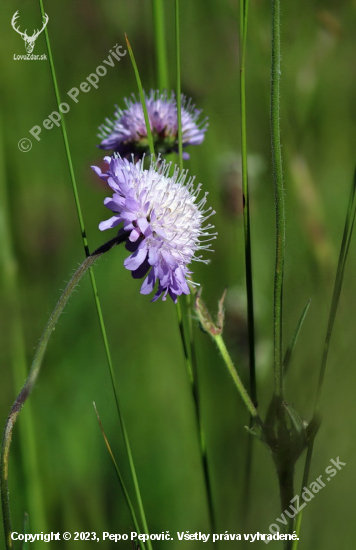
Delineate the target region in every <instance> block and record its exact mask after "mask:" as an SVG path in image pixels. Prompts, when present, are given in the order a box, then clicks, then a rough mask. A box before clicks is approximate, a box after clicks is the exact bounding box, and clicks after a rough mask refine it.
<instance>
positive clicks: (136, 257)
mask: <svg viewBox="0 0 356 550" xmlns="http://www.w3.org/2000/svg"><path fill="white" fill-rule="evenodd" d="M146 256H147V250H146V249H144V248H139V249H138V250H136V252H134V253H133V254H132V255H131V256H129V257H128V258H126V260H125V261H124V266H125V267H126V269H129V270H130V271H134V270H135V269H137V268H138V267H140V265H141V264H142V263H143V262H144V261H145V259H146Z"/></svg>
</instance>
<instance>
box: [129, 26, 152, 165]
mask: <svg viewBox="0 0 356 550" xmlns="http://www.w3.org/2000/svg"><path fill="white" fill-rule="evenodd" d="M125 40H126V44H127V47H128V50H129V54H130V59H131V63H132V66H133V70H134V72H135V77H136V82H137V87H138V91H139V94H140V100H141V105H142V109H143V116H144V117H145V124H146V131H147V140H148V145H149V148H150V154H151V156H152V157H154V154H155V149H154V145H153V138H152V132H151V126H150V121H149V118H148V112H147V106H146V99H145V94H144V91H143V88H142V82H141V78H140V73H139V72H138V68H137V64H136V61H135V56H134V54H133V51H132V48H131V44H130V42H129V39H128V37H127V34H125Z"/></svg>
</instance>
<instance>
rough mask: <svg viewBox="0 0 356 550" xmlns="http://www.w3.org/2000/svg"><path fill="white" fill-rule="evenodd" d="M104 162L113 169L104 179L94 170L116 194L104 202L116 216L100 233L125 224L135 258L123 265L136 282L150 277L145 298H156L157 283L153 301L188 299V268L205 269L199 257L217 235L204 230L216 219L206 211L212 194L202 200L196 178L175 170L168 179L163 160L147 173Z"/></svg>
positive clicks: (110, 159)
mask: <svg viewBox="0 0 356 550" xmlns="http://www.w3.org/2000/svg"><path fill="white" fill-rule="evenodd" d="M104 160H105V162H106V163H107V164H108V165H109V169H108V171H107V172H106V173H102V172H101V170H100V168H98V167H96V166H93V167H92V168H93V170H95V172H96V173H97V174H98V175H99V176H100V177H101V178H102V179H104V180H105V181H107V183H108V185H109V186H110V187H111V189H112V190H113V191H114V194H113V196H112V198H106V199H105V200H104V204H105V206H106V207H107V208H109V209H110V210H112V211H113V214H114V215H113V216H112V217H111V218H110V219H108V220H106V221H104V222H101V223H100V225H99V228H100V229H101V231H104V230H105V229H111V228H112V227H116V226H117V225H119V224H121V223H123V229H122V230H123V231H127V232H128V233H129V237H128V241H127V245H126V248H127V249H128V250H129V251H130V252H131V255H130V256H129V257H128V258H126V260H125V261H124V265H125V267H126V269H129V270H130V271H131V272H132V276H133V277H134V278H142V277H144V276H146V278H145V280H144V282H143V284H142V287H141V294H149V293H150V292H152V291H153V288H154V286H155V284H156V281H158V289H157V292H156V294H155V296H154V298H153V301H156V300H157V299H158V298H159V297H160V296H161V295H162V294H163V296H162V299H163V300H165V299H166V296H167V293H168V294H169V295H170V296H171V298H172V300H173V301H174V302H176V301H177V296H180V295H181V294H189V286H188V284H187V278H189V276H190V274H191V271H189V269H188V265H189V264H190V262H191V261H192V260H198V261H202V262H204V263H207V261H206V260H203V259H202V258H201V256H197V255H196V253H197V251H198V250H206V249H209V248H210V244H206V243H207V242H208V241H210V240H212V239H214V238H215V235H216V234H215V233H211V232H210V230H211V229H213V227H214V226H212V225H210V224H208V225H204V223H205V221H206V220H207V219H208V218H209V217H210V216H211V215H212V214H214V212H213V211H212V209H211V208H208V209H204V207H205V204H206V196H207V194H208V193H205V194H204V196H203V197H201V198H200V200H198V195H199V193H200V190H201V184H199V185H198V186H197V187H196V188H194V178H192V177H190V178H189V179H188V181H186V180H187V173H188V172H187V170H183V171H182V172H180V171H179V169H178V168H177V167H175V168H174V173H173V175H172V176H169V172H170V168H171V163H166V162H165V161H163V162H162V161H161V160H160V158H158V160H157V162H153V161H151V165H150V167H149V169H148V170H145V169H144V167H143V162H144V161H143V159H142V160H139V161H138V162H137V163H134V162H129V161H128V160H127V159H122V158H121V157H118V156H117V155H115V156H114V157H105V159H104ZM203 225H204V227H203ZM191 284H193V283H191Z"/></svg>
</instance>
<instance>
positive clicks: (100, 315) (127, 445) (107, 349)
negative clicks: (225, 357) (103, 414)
mask: <svg viewBox="0 0 356 550" xmlns="http://www.w3.org/2000/svg"><path fill="white" fill-rule="evenodd" d="M39 5H40V10H41V15H42V17H44V9H43V0H39ZM44 32H45V39H46V44H47V50H48V59H49V62H50V68H51V75H52V81H53V86H54V92H55V96H56V101H57V105H58V109H59V105H60V103H61V101H60V95H59V89H58V84H57V78H56V73H55V68H54V63H53V57H52V50H51V45H50V41H49V34H48V30H47V27H45V29H44ZM59 110H60V109H59ZM146 115H147V112H146ZM61 129H62V135H63V141H64V147H65V151H66V156H67V161H68V167H69V172H70V177H71V181H72V187H73V192H74V198H75V204H76V208H77V214H78V219H79V224H80V229H81V234H82V240H83V246H84V249H85V253H86V255H87V257H88V255H89V246H88V240H87V236H86V231H85V226H84V219H83V215H82V211H81V206H80V201H79V194H78V190H77V185H76V180H75V175H74V169H73V163H72V158H71V154H70V149H69V143H68V137H67V131H66V125H65V121H64V118H63V117H61ZM151 139H152V137H151ZM89 274H90V280H91V284H92V288H93V293H94V299H95V305H96V309H97V313H98V318H99V324H100V330H101V334H102V338H103V342H104V348H105V353H106V357H107V362H108V366H109V371H110V378H111V383H112V387H113V391H114V396H115V402H116V407H117V412H118V416H119V421H120V424H121V428H122V432H123V437H124V443H125V448H126V453H127V456H128V460H129V466H130V472H131V476H132V479H133V483H134V488H135V492H136V498H137V502H138V505H139V509H140V514H141V519H142V522H143V526H144V529H145V531H146V533H147V534H148V529H147V522H146V516H145V512H144V507H143V503H142V498H141V492H140V489H139V485H138V480H137V475H136V468H135V465H134V462H133V457H132V452H131V446H130V442H129V439H128V434H127V430H126V426H125V423H124V419H123V416H122V411H121V406H120V402H119V396H118V392H117V388H116V381H115V374H114V368H113V363H112V358H111V352H110V347H109V341H108V338H107V333H106V328H105V323H104V318H103V313H102V308H101V304H100V299H99V294H98V290H97V286H96V280H95V276H94V273H93V271H92V270H91V269H90V270H89ZM147 546H148V548H150V546H151V544H150V542H149V541H148V543H147Z"/></svg>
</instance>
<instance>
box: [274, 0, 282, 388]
mask: <svg viewBox="0 0 356 550" xmlns="http://www.w3.org/2000/svg"><path fill="white" fill-rule="evenodd" d="M280 82H281V36H280V0H272V67H271V142H272V164H273V181H274V192H275V205H276V263H275V276H274V382H275V394H276V396H282V397H283V359H282V349H283V342H282V314H283V311H282V309H283V277H284V255H285V207H284V187H283V169H282V152H281V137H280Z"/></svg>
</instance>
